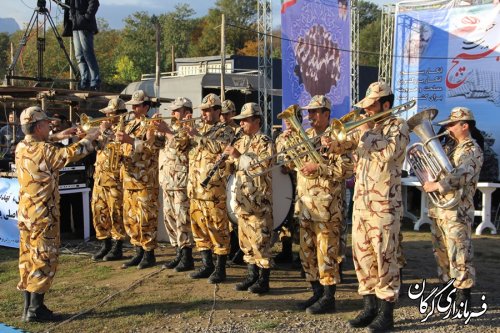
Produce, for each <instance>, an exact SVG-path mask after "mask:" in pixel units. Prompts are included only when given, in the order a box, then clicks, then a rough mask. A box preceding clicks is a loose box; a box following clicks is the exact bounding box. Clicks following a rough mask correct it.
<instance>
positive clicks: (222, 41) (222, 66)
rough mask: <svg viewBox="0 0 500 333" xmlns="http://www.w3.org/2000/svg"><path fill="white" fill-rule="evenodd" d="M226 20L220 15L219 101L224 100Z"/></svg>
mask: <svg viewBox="0 0 500 333" xmlns="http://www.w3.org/2000/svg"><path fill="white" fill-rule="evenodd" d="M225 26H226V18H225V16H224V14H222V23H221V26H220V100H221V101H224V100H225V99H226V94H225V90H226V89H225V86H224V73H225V72H226V31H225Z"/></svg>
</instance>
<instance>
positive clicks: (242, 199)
mask: <svg viewBox="0 0 500 333" xmlns="http://www.w3.org/2000/svg"><path fill="white" fill-rule="evenodd" d="M234 147H235V148H236V149H237V150H238V151H239V152H240V153H241V154H242V155H241V156H240V158H238V159H230V160H228V163H229V164H230V163H234V165H235V168H236V174H235V177H236V179H235V182H236V188H237V189H238V190H237V191H236V203H237V205H236V209H235V213H236V216H237V217H238V238H239V245H240V248H241V249H242V250H243V252H244V253H245V256H244V257H243V259H244V261H245V262H246V263H248V264H251V265H257V266H258V267H260V268H270V266H271V263H270V262H271V260H272V259H271V235H272V232H273V214H272V213H273V212H272V208H273V203H272V198H273V196H272V176H271V173H270V172H268V173H266V174H264V175H262V176H258V177H253V178H252V177H251V175H252V174H254V173H259V172H262V171H263V170H266V169H268V168H270V167H271V165H272V160H268V161H267V162H264V163H262V164H260V165H259V166H258V167H256V168H252V169H251V170H248V166H249V165H250V164H251V163H252V161H257V160H262V159H265V158H267V157H269V156H271V155H272V154H273V146H272V141H271V139H270V138H269V137H268V136H266V135H265V134H262V133H261V132H258V133H256V134H254V135H252V136H248V135H244V136H243V137H242V138H241V139H239V140H238V141H237V142H236V143H235V145H234Z"/></svg>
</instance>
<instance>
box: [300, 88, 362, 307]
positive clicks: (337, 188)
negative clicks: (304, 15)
mask: <svg viewBox="0 0 500 333" xmlns="http://www.w3.org/2000/svg"><path fill="white" fill-rule="evenodd" d="M303 109H306V110H307V111H308V117H309V122H310V124H311V127H310V128H309V129H307V130H306V135H307V136H308V137H309V138H312V137H317V136H319V135H321V134H323V133H324V132H325V131H326V130H327V128H328V126H329V120H330V110H331V103H330V100H329V99H328V98H326V97H325V96H323V95H316V96H314V97H313V98H312V99H311V101H310V103H309V104H308V105H307V106H305V107H303ZM313 146H314V148H319V147H320V146H321V142H320V140H316V141H315V142H314V143H313ZM321 158H322V160H323V162H321V161H315V160H313V159H311V158H310V156H306V157H305V158H303V159H302V167H301V168H300V169H299V170H297V194H298V196H297V197H298V200H297V204H296V211H297V212H298V215H299V220H300V258H301V261H302V266H303V268H304V271H305V273H306V280H307V281H309V282H310V283H311V286H312V289H313V296H312V297H311V298H309V299H308V300H306V301H305V302H302V303H301V304H299V307H300V308H301V309H305V310H306V312H307V313H310V314H321V313H327V312H334V311H335V292H336V285H337V284H338V283H340V276H339V263H340V262H341V256H340V252H339V251H340V233H341V225H342V220H343V217H344V213H343V200H342V198H343V196H342V189H343V186H342V183H343V181H344V179H345V178H348V177H350V176H351V175H352V170H353V164H352V159H351V158H350V157H349V156H347V155H336V154H329V155H326V156H325V155H321Z"/></svg>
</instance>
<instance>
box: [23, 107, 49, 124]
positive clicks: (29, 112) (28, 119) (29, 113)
mask: <svg viewBox="0 0 500 333" xmlns="http://www.w3.org/2000/svg"><path fill="white" fill-rule="evenodd" d="M40 120H56V118H51V117H49V116H47V114H46V113H45V112H43V110H42V108H40V107H39V106H30V107H29V108H26V109H24V110H23V112H21V117H20V122H21V125H26V124H31V123H36V122H37V121H40Z"/></svg>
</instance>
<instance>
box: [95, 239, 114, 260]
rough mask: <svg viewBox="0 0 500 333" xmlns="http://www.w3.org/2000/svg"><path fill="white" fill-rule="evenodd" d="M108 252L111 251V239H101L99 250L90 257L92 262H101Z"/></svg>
mask: <svg viewBox="0 0 500 333" xmlns="http://www.w3.org/2000/svg"><path fill="white" fill-rule="evenodd" d="M109 250H111V238H106V239H103V240H102V246H101V249H100V250H99V252H97V253H96V254H94V255H93V256H92V260H101V259H102V258H104V256H105V255H106V254H108V252H109Z"/></svg>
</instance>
